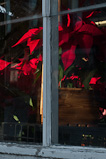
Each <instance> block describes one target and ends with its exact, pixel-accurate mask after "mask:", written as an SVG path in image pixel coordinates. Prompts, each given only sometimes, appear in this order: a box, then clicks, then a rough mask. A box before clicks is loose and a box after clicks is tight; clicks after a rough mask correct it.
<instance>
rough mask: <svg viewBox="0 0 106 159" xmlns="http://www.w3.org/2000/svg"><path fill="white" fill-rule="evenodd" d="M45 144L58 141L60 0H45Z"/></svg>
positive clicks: (43, 10)
mask: <svg viewBox="0 0 106 159" xmlns="http://www.w3.org/2000/svg"><path fill="white" fill-rule="evenodd" d="M42 14H43V145H44V146H49V145H51V144H54V143H57V142H58V1H57V0H43V1H42Z"/></svg>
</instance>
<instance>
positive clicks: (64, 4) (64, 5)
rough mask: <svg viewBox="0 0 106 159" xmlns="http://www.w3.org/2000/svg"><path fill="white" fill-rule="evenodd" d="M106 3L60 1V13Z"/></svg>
mask: <svg viewBox="0 0 106 159" xmlns="http://www.w3.org/2000/svg"><path fill="white" fill-rule="evenodd" d="M105 2H106V0H65V1H64V0H58V4H59V11H63V10H67V9H75V8H81V7H86V6H91V5H95V4H101V3H105Z"/></svg>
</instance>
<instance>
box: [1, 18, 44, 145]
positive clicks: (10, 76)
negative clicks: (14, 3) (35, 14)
mask: <svg viewBox="0 0 106 159" xmlns="http://www.w3.org/2000/svg"><path fill="white" fill-rule="evenodd" d="M42 29H43V28H42V19H39V20H38V19H37V20H31V21H25V22H19V23H15V24H14V23H13V24H8V25H5V26H0V37H1V38H0V140H1V141H2V140H7V141H10V140H11V141H21V142H36V143H41V141H42V125H41V114H42V109H41V105H40V102H41V100H42V99H41V75H42Z"/></svg>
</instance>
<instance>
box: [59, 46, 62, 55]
mask: <svg viewBox="0 0 106 159" xmlns="http://www.w3.org/2000/svg"><path fill="white" fill-rule="evenodd" d="M61 53H62V48H61V47H60V48H59V55H61Z"/></svg>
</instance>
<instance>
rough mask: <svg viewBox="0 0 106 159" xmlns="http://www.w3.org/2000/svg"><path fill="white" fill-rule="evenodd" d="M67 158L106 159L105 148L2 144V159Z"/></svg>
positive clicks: (0, 158)
mask: <svg viewBox="0 0 106 159" xmlns="http://www.w3.org/2000/svg"><path fill="white" fill-rule="evenodd" d="M36 157H38V158H61V159H62V158H65V159H70V158H72V159H78V158H79V159H85V158H86V159H100V158H102V159H105V157H106V149H105V148H93V147H78V146H50V147H43V146H41V145H22V144H15V143H2V142H1V143H0V159H6V158H8V159H10V158H11V159H18V158H20V159H25V158H26V159H34V158H36Z"/></svg>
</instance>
